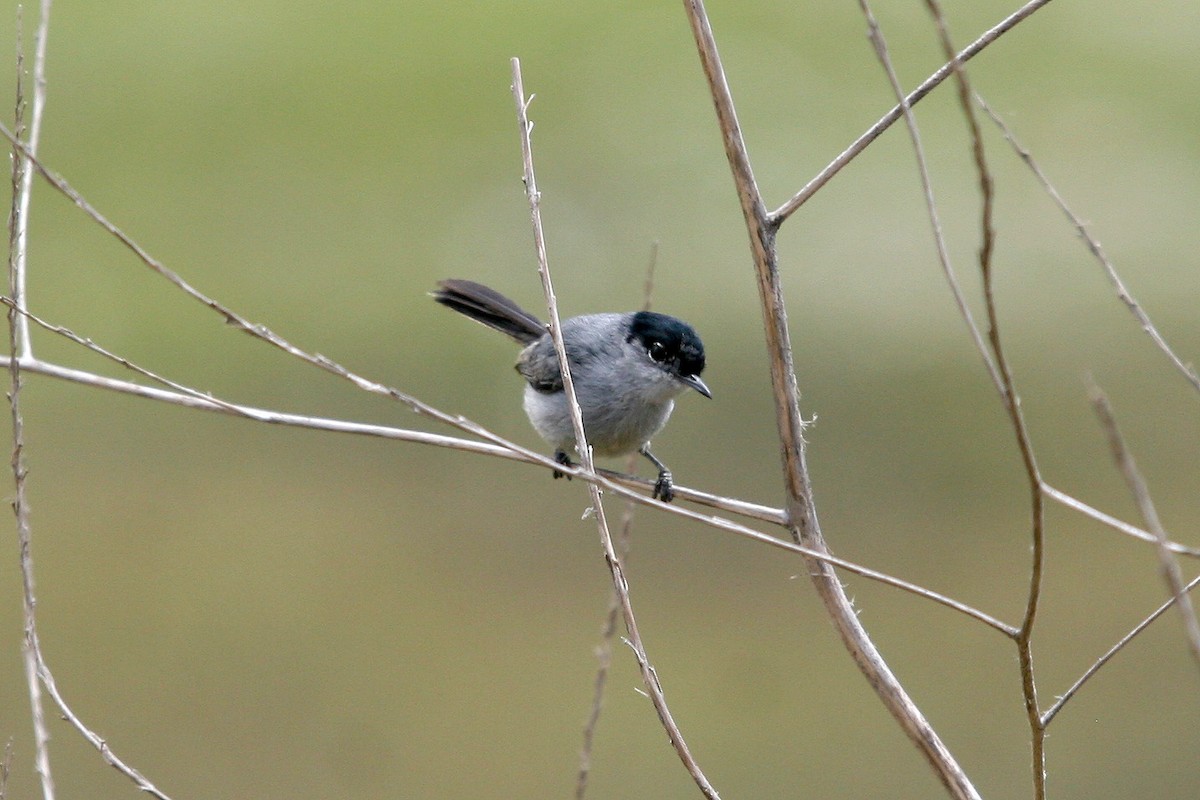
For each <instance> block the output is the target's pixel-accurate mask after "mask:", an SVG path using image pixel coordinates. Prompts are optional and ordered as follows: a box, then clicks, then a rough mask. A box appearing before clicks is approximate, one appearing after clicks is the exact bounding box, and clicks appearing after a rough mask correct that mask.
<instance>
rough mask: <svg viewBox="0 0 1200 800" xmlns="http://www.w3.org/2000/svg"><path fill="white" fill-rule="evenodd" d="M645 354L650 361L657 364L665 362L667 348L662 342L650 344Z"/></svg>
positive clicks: (667, 354)
mask: <svg viewBox="0 0 1200 800" xmlns="http://www.w3.org/2000/svg"><path fill="white" fill-rule="evenodd" d="M646 352H647V353H648V354H649V356H650V360H651V361H657V362H658V363H659V364H661V363H662V362H664V361H666V360H667V357H668V356H669V353H668V352H667V346H666V345H665V344H663V343H662V342H651V343H650V347H649V349H647V350H646Z"/></svg>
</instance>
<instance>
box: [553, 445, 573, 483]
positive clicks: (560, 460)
mask: <svg viewBox="0 0 1200 800" xmlns="http://www.w3.org/2000/svg"><path fill="white" fill-rule="evenodd" d="M554 461H555V463H557V464H562V465H563V466H564V467H573V466H575V465H574V464H573V463H571V459H570V458H569V457H568V456H567V454H566V453H564V452H563V451H562V450H558V451H555V453H554ZM559 478H566V479H567V480H571V476H570V475H568V474H567V473H565V472H559V471H558V470H554V479H555V480H558V479H559Z"/></svg>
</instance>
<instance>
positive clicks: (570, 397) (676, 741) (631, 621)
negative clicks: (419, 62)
mask: <svg viewBox="0 0 1200 800" xmlns="http://www.w3.org/2000/svg"><path fill="white" fill-rule="evenodd" d="M512 77H513V84H512V91H513V99H514V100H515V101H516V105H517V122H518V124H519V125H520V128H521V155H522V161H523V163H524V177H525V193H526V195H527V197H528V199H529V211H530V217H531V221H532V224H533V239H534V247H535V249H536V250H537V261H538V274H539V275H540V276H541V279H542V288H543V290H544V292H545V295H546V310H547V312H548V313H549V315H550V335H551V337H552V338H553V340H554V349H555V350H556V351H557V352H558V364H559V369H560V370H561V372H562V378H563V391H564V393H565V394H566V398H567V403H568V405H569V407H570V410H571V422H572V425H573V427H574V429H575V442H576V452H577V453H578V455H579V458H580V461H581V462H582V463H583V466H584V468H585V469H587V470H588V471H589V472H592V471H594V469H593V464H592V452H591V448H590V447H589V446H588V444H587V439H586V437H585V431H584V428H583V412H582V411H581V410H580V408H579V402H578V400H577V399H576V397H575V385H574V382H573V381H572V379H571V370H570V363H569V361H568V360H567V351H566V347H565V345H564V344H563V339H562V329H561V325H560V321H559V317H558V302H557V300H556V298H555V296H554V286H553V284H552V282H551V279H550V267H549V264H548V262H547V258H546V240H545V236H544V234H543V233H542V218H541V194H540V193H539V192H538V190H537V181H536V178H535V176H534V172H533V146H532V144H531V142H530V137H529V134H530V131H531V130H532V129H533V124H532V123H531V122H530V121H529V114H528V112H529V103H530V102H532V100H533V98H532V96H530V97H529V98H526V95H525V87H524V85H523V84H522V82H521V62H520V61H519V60H518V59H516V58H514V59H512ZM588 488H589V491H590V493H591V498H592V510H593V512H594V516H595V518H596V526H597V528H598V529H599V532H600V542H601V545H602V547H603V548H604V558H605V561H606V562H607V563H608V568H609V572H610V574H611V576H612V582H613V588H614V589H615V590H616V593H617V596H618V597H619V598H620V601H621V614H622V616H623V617H624V619H625V630H626V633H627V635H628V639H629V643H630V646H631V647H632V648H633V650H634V653H635V655H636V656H637V662H638V667H639V669H640V670H641V673H642V682H643V684H644V685H645V687H646V691H647V692H648V693H649V696H650V701H651V702H652V703H653V704H654V709H655V711H657V712H658V718H659V720H660V721H661V722H662V725H663V727H664V728H665V729H666V732H667V737H668V738H669V739H670V740H671V745H672V746H673V747H674V748H675V752H676V753H677V754H678V755H679V759H680V760H681V761H682V762H683V765H684V767H685V768H686V769H687V771H688V774H690V775H691V776H692V780H693V781H695V782H696V785H697V786H698V787H699V788H700V791H701V792H702V793H703V794H704V796H705V797H708V798H710V800H719V795H718V794H717V790H716V789H715V788H713V786H712V784H711V783H709V780H708V778H707V777H705V775H704V772H703V771H702V770H701V769H700V765H699V764H698V763H697V762H696V759H695V757H694V756H693V755H692V753H691V750H690V749H689V748H688V746H687V742H685V741H684V738H683V734H682V733H681V732H680V730H679V726H678V725H676V723H675V720H674V717H673V716H672V714H671V710H670V709H669V708H668V707H667V700H666V697H665V695H664V693H663V689H662V685H661V683H660V682H659V679H658V674H657V673H656V672H655V670H654V667H653V666H652V665H651V664H650V660H649V656H647V655H646V648H645V645H644V644H643V642H642V638H641V634H640V633H639V632H638V625H637V620H636V618H635V617H634V615H633V604H632V601H631V600H630V597H629V584H628V582H627V580H626V577H625V572H624V568H623V567H622V565H621V559H620V556H619V555H618V554H617V551H616V547H615V546H614V545H613V540H612V535H611V533H610V532H609V529H608V520H607V518H606V517H605V513H604V503H603V502H602V501H601V497H600V487H599V486H598V485H597V484H595V483H589V484H588Z"/></svg>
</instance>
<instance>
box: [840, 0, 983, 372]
mask: <svg viewBox="0 0 1200 800" xmlns="http://www.w3.org/2000/svg"><path fill="white" fill-rule="evenodd" d="M859 7H860V8H861V9H862V12H863V16H864V17H865V18H866V20H867V31H868V33H867V35H868V38H869V39H870V40H871V44H872V46H874V48H875V54H876V55H877V56H878V57H879V62H880V64H881V65H882V66H883V70H884V72H885V73H886V74H887V78H888V82H889V83H890V84H891V87H892V92H893V93H894V94H895V95H896V97H897V99H898V100H899V101H900V108H901V110H902V113H903V116H904V124H905V126H906V127H907V128H908V135H909V138H910V139H911V140H912V145H913V151H914V153H915V155H916V159H917V172H918V173H919V175H920V179H921V190H922V194H923V195H924V199H925V211H926V213H927V214H928V215H929V223H930V226H931V227H932V229H933V241H934V246H935V247H936V248H937V255H938V262H939V263H940V264H941V266H942V273H943V274H944V275H945V277H946V283H947V284H949V286H950V292H951V293H952V294H953V295H954V304H955V306H957V307H958V313H959V315H960V316H962V318H963V321H964V322H965V323H966V325H967V331H968V333H970V335H971V339H972V341H974V343H975V350H976V352H978V353H979V356H980V358H982V359H983V365H984V367H985V368H986V369H987V372H988V376H989V377H991V379H992V385H993V386H995V387H996V391H998V392H1000V393H1001V394H1004V381H1003V380H1002V379H1001V377H1000V372H999V370H997V368H996V363H995V361H993V360H992V355H991V353H989V352H988V347H987V344H986V343H985V342H984V339H983V334H982V333H980V331H979V326H978V325H977V324H975V316H974V315H973V314H972V313H971V307H970V306H969V305H968V304H967V298H966V295H965V294H964V293H963V290H962V285H961V284H960V283H959V281H958V275H957V273H955V271H954V265H953V264H952V263H951V261H950V252H949V250H947V248H946V237H945V236H943V234H942V221H941V216H940V215H939V213H938V210H937V201H936V200H935V199H934V196H933V181H932V180H931V179H930V177H929V167H928V164H927V161H926V158H925V146H924V145H923V144H922V143H921V132H920V129H919V128H918V127H917V120H916V118H915V117H914V116H913V113H912V108H911V107H910V106H909V104H908V100H907V98H905V96H904V89H903V88H902V87H901V86H900V79H899V78H898V77H897V76H896V70H895V68H894V67H893V66H892V59H891V56H890V55H888V48H887V42H886V41H885V40H884V38H883V33H882V31H880V30H879V23H878V22H876V20H875V15H874V14H873V13H872V11H871V7H870V6H869V5H868V4H867V2H866V0H859Z"/></svg>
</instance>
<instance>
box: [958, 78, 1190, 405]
mask: <svg viewBox="0 0 1200 800" xmlns="http://www.w3.org/2000/svg"><path fill="white" fill-rule="evenodd" d="M975 102H977V103H979V107H980V108H982V109H983V110H984V111H985V112H986V113H987V115H988V116H989V117H991V119H992V122H994V123H996V126H997V127H998V128H999V129H1000V133H1001V134H1002V135H1003V136H1004V139H1005V141H1007V142H1008V143H1009V145H1010V146H1011V147H1012V149H1013V151H1014V152H1016V154H1017V157H1018V158H1020V159H1021V160H1022V161H1023V162H1025V165H1026V166H1027V167H1029V170H1030V171H1031V172H1032V173H1033V176H1034V178H1036V179H1037V181H1038V183H1039V184H1041V186H1042V188H1043V189H1044V190H1045V191H1046V193H1047V194H1048V195H1050V199H1051V200H1053V201H1054V203H1055V205H1057V206H1058V207H1059V209H1060V210H1061V211H1062V212H1063V214H1065V215H1066V217H1067V219H1068V220H1069V221H1070V222H1071V225H1072V227H1074V228H1075V233H1076V234H1078V236H1079V238H1080V240H1081V241H1082V242H1083V243H1084V245H1086V246H1087V249H1088V252H1090V253H1091V254H1092V256H1093V257H1095V259H1096V260H1097V261H1098V262H1099V263H1100V266H1101V267H1102V268H1103V269H1104V274H1105V275H1107V276H1108V280H1109V282H1110V283H1112V285H1113V288H1114V289H1115V290H1116V292H1117V298H1118V299H1120V301H1121V302H1122V303H1124V304H1125V307H1126V308H1127V309H1129V313H1131V314H1133V316H1134V319H1136V320H1137V322H1138V324H1139V325H1140V326H1141V328H1142V330H1143V331H1145V332H1146V335H1148V336H1149V337H1150V339H1151V341H1153V342H1154V344H1155V346H1156V347H1158V349H1159V350H1161V351H1162V352H1163V354H1165V355H1166V357H1167V358H1168V359H1169V360H1170V362H1171V364H1172V365H1173V366H1174V367H1175V369H1177V370H1179V371H1180V372H1181V373H1183V376H1184V377H1185V378H1187V380H1188V383H1190V384H1191V385H1192V387H1193V388H1194V389H1196V390H1197V391H1200V374H1197V373H1196V369H1195V368H1194V367H1193V366H1192V365H1191V364H1187V363H1185V362H1184V360H1183V359H1182V358H1180V357H1179V356H1178V355H1176V354H1175V351H1174V350H1172V349H1171V346H1170V345H1169V344H1167V340H1166V339H1165V338H1164V337H1163V335H1162V334H1161V333H1159V331H1158V328H1157V327H1156V326H1155V324H1154V322H1153V321H1152V320H1151V319H1150V315H1149V314H1147V313H1146V311H1145V310H1144V309H1143V308H1142V306H1141V304H1140V303H1138V301H1137V299H1136V298H1134V296H1133V294H1132V293H1131V292H1130V291H1129V289H1128V287H1126V286H1125V281H1123V280H1121V276H1120V275H1119V274H1118V273H1117V268H1116V267H1115V266H1113V263H1112V261H1110V260H1109V258H1108V255H1107V254H1106V253H1105V252H1104V247H1103V246H1101V244H1100V241H1099V240H1098V239H1096V238H1095V237H1094V236H1092V235H1091V234H1090V233H1089V232H1088V229H1087V224H1086V223H1085V222H1084V221H1083V220H1082V219H1081V218H1080V217H1079V215H1077V214H1076V213H1075V212H1074V211H1072V210H1071V207H1070V206H1068V205H1067V202H1066V200H1064V199H1063V196H1062V195H1061V194H1059V192H1058V189H1056V188H1055V187H1054V184H1052V183H1050V179H1049V178H1048V177H1046V173H1044V172H1043V171H1042V168H1041V167H1040V166H1039V165H1038V163H1037V161H1035V160H1034V158H1033V154H1031V153H1030V152H1029V150H1028V149H1026V148H1025V147H1024V145H1022V144H1021V142H1019V141H1018V140H1017V137H1016V136H1015V135H1014V134H1013V132H1012V130H1011V129H1010V128H1009V127H1008V125H1007V124H1005V122H1004V120H1003V119H1002V118H1001V117H1000V115H999V114H997V113H996V112H995V111H994V110H993V109H992V107H991V106H989V105H988V104H987V103H986V102H984V99H983V98H982V97H981V96H980V95H979V94H978V93H976V94H975Z"/></svg>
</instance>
